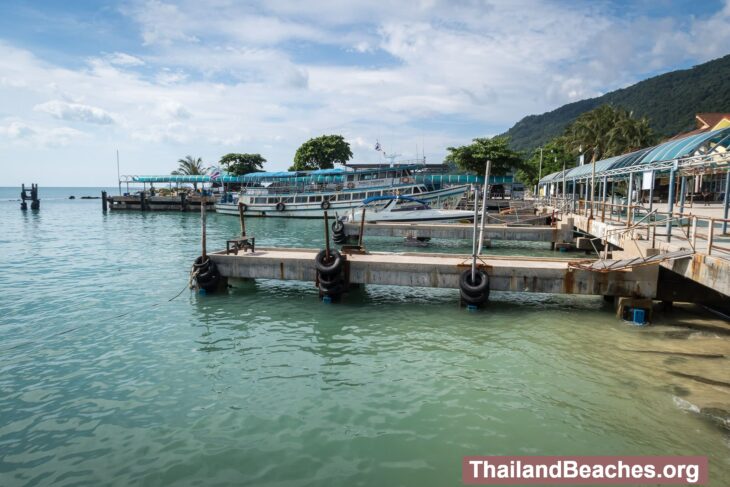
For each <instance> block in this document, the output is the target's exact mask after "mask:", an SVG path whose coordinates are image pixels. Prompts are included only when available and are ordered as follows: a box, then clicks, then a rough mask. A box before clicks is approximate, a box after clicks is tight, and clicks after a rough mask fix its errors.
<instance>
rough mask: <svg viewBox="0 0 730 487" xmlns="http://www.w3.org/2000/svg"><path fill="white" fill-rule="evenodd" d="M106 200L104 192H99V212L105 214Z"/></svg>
mask: <svg viewBox="0 0 730 487" xmlns="http://www.w3.org/2000/svg"><path fill="white" fill-rule="evenodd" d="M107 203H108V201H107V199H106V191H102V192H101V211H103V212H104V213H106V211H107Z"/></svg>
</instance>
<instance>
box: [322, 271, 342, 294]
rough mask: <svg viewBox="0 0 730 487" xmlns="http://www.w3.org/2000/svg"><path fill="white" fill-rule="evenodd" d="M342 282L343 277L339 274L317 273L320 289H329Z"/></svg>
mask: <svg viewBox="0 0 730 487" xmlns="http://www.w3.org/2000/svg"><path fill="white" fill-rule="evenodd" d="M342 282H343V278H342V276H341V275H339V274H335V275H333V276H323V275H321V274H320V275H319V288H320V289H322V290H324V289H330V288H332V287H334V286H336V285H337V284H339V283H342Z"/></svg>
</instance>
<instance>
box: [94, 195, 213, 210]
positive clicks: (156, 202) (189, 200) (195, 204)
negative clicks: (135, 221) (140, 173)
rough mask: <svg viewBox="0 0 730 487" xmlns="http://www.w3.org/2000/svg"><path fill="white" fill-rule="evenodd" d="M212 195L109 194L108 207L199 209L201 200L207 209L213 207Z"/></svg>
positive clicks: (129, 208)
mask: <svg viewBox="0 0 730 487" xmlns="http://www.w3.org/2000/svg"><path fill="white" fill-rule="evenodd" d="M215 200H216V199H215V197H214V196H200V195H192V196H188V195H187V194H185V193H181V194H180V195H177V196H149V195H147V194H144V193H142V194H135V195H128V196H109V197H108V202H109V207H110V208H111V209H112V210H137V211H200V204H201V202H203V201H205V205H206V207H207V208H208V209H209V210H211V211H212V210H213V209H214V208H215Z"/></svg>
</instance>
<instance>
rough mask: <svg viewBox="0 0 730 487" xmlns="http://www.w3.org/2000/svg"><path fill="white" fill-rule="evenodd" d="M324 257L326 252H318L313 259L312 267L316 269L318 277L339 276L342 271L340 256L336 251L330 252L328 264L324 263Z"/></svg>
mask: <svg viewBox="0 0 730 487" xmlns="http://www.w3.org/2000/svg"><path fill="white" fill-rule="evenodd" d="M326 255H327V251H326V250H320V251H319V253H318V254H317V257H315V258H314V265H315V266H316V267H317V271H318V272H319V275H320V276H332V275H335V274H339V273H340V271H341V270H342V262H343V259H342V254H340V253H339V252H338V251H337V250H334V249H332V250H330V262H326V261H325V256H326Z"/></svg>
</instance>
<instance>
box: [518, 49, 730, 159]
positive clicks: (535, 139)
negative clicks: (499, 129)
mask: <svg viewBox="0 0 730 487" xmlns="http://www.w3.org/2000/svg"><path fill="white" fill-rule="evenodd" d="M604 103H610V104H613V105H616V106H621V107H624V108H626V109H628V110H632V111H633V112H634V115H635V116H636V117H643V116H646V117H647V118H649V120H650V122H651V126H652V128H653V129H654V131H655V132H656V133H657V134H658V135H659V136H671V135H675V134H676V133H678V132H682V131H685V130H691V129H693V128H694V127H695V114H696V113H700V112H730V55H727V56H725V57H722V58H719V59H715V60H714V61H710V62H707V63H705V64H700V65H698V66H695V67H693V68H691V69H683V70H679V71H672V72H670V73H666V74H662V75H659V76H655V77H653V78H649V79H647V80H644V81H641V82H639V83H636V84H635V85H632V86H629V87H628V88H623V89H620V90H616V91H612V92H610V93H606V94H605V95H603V96H600V97H598V98H589V99H587V100H581V101H577V102H574V103H569V104H567V105H563V106H562V107H560V108H558V109H555V110H553V111H551V112H547V113H543V114H542V115H530V116H528V117H525V118H523V119H522V120H520V121H519V122H517V123H516V124H515V125H514V126H513V127H512V128H511V129H509V130H508V131H507V132H506V133H505V134H504V135H508V136H509V137H510V146H511V147H512V148H513V149H516V150H522V151H529V150H531V149H534V148H535V147H539V146H540V145H542V144H544V143H545V142H547V141H548V140H550V139H552V138H553V137H556V136H558V135H561V134H562V133H563V131H564V130H565V127H567V126H568V125H569V124H570V123H571V122H572V121H573V120H575V119H576V117H578V115H580V114H581V113H583V112H587V111H589V110H592V109H594V108H596V107H597V106H599V105H602V104H604Z"/></svg>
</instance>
